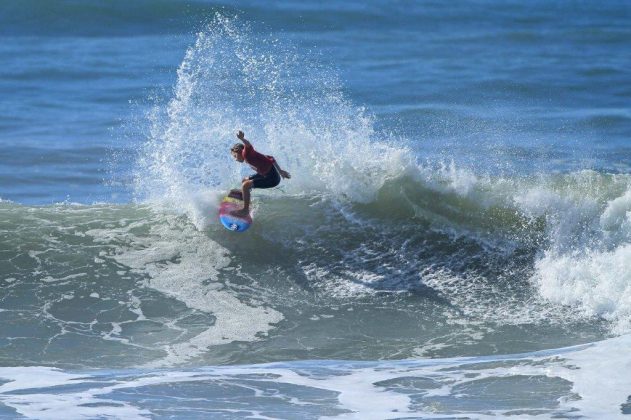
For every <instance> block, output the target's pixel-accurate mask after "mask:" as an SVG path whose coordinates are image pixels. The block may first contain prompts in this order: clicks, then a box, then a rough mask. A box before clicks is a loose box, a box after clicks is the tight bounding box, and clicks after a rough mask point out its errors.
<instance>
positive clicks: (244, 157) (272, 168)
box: [230, 130, 291, 217]
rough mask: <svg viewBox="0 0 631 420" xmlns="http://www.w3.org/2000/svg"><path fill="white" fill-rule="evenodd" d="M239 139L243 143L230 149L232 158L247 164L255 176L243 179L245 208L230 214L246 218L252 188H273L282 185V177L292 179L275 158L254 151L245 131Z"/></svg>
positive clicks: (238, 135) (238, 134) (240, 134)
mask: <svg viewBox="0 0 631 420" xmlns="http://www.w3.org/2000/svg"><path fill="white" fill-rule="evenodd" d="M237 138H238V139H239V140H241V143H236V144H235V145H234V146H232V148H231V149H230V153H232V157H233V158H234V159H235V160H236V161H237V162H246V163H247V164H248V165H250V167H252V169H254V170H255V171H256V173H255V174H253V175H250V176H249V177H247V178H243V181H242V184H241V187H242V189H241V191H242V194H243V208H242V209H239V210H234V211H232V212H230V214H232V215H233V216H238V217H244V216H247V215H248V214H249V212H250V190H251V189H252V188H272V187H275V186H277V185H278V184H279V183H280V179H281V177H283V178H287V179H289V178H291V175H289V172H287V171H283V170H282V169H281V168H280V166H278V163H277V162H276V159H274V157H273V156H267V155H264V154H261V153H259V152H257V151H256V150H254V147H252V143H250V142H249V141H248V140H246V138H245V134H243V131H241V130H239V132H238V133H237Z"/></svg>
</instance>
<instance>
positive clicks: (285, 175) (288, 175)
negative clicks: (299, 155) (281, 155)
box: [280, 169, 291, 179]
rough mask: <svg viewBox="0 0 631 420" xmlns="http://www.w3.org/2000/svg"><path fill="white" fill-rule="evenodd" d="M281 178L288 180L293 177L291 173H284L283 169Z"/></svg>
mask: <svg viewBox="0 0 631 420" xmlns="http://www.w3.org/2000/svg"><path fill="white" fill-rule="evenodd" d="M280 176H282V177H283V178H287V179H289V178H291V175H290V174H289V172H287V171H283V170H282V169H281V170H280Z"/></svg>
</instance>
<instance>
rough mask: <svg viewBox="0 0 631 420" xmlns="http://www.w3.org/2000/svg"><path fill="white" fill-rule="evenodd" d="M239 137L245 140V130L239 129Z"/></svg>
mask: <svg viewBox="0 0 631 420" xmlns="http://www.w3.org/2000/svg"><path fill="white" fill-rule="evenodd" d="M237 138H238V139H239V140H243V139H244V138H245V134H243V131H241V130H239V131H238V132H237Z"/></svg>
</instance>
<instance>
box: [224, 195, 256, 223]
mask: <svg viewBox="0 0 631 420" xmlns="http://www.w3.org/2000/svg"><path fill="white" fill-rule="evenodd" d="M242 207H243V195H242V193H241V191H240V190H230V192H229V193H228V195H227V196H225V197H224V198H223V200H221V205H220V206H219V220H220V221H221V224H222V225H223V226H224V227H225V228H226V229H228V230H231V231H233V232H243V231H245V230H247V229H248V228H249V227H250V225H251V224H252V215H250V214H248V215H247V216H245V217H237V216H233V215H232V214H230V212H231V211H233V210H238V209H240V208H242Z"/></svg>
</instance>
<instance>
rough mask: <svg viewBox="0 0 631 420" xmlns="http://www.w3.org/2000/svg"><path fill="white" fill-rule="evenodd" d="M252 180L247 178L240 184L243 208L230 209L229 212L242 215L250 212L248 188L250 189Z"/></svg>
mask: <svg viewBox="0 0 631 420" xmlns="http://www.w3.org/2000/svg"><path fill="white" fill-rule="evenodd" d="M252 184H254V181H252V180H251V179H247V180H244V181H243V184H241V194H242V195H243V208H241V209H239V210H234V211H231V212H230V214H232V215H234V216H239V217H244V216H247V215H248V213H250V190H251V189H252Z"/></svg>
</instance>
